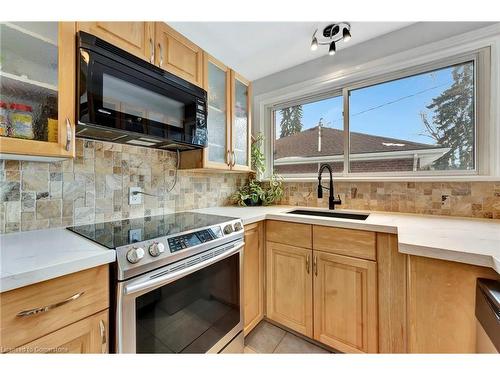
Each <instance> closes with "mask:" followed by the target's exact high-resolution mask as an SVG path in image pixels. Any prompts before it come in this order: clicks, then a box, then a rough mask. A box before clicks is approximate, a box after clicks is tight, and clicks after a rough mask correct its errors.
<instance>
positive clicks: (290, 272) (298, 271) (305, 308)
mask: <svg viewBox="0 0 500 375" xmlns="http://www.w3.org/2000/svg"><path fill="white" fill-rule="evenodd" d="M266 261H267V262H266V274H267V277H266V295H267V310H266V314H267V316H268V317H269V319H272V320H274V321H276V322H278V323H281V324H283V325H285V326H287V327H289V328H291V329H293V330H294V331H297V332H299V333H301V334H303V335H305V336H308V337H312V336H313V306H312V303H313V296H312V273H311V267H312V264H311V262H312V250H309V249H304V248H300V247H296V246H289V245H283V244H278V243H274V242H267V243H266Z"/></svg>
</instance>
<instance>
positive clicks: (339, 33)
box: [311, 22, 351, 56]
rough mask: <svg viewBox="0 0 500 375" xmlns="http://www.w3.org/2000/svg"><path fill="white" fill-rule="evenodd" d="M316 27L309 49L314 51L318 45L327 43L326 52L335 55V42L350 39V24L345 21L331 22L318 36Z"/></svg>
mask: <svg viewBox="0 0 500 375" xmlns="http://www.w3.org/2000/svg"><path fill="white" fill-rule="evenodd" d="M317 32H318V29H316V30H315V31H314V34H313V35H312V40H311V51H316V50H317V49H318V46H320V45H328V54H329V55H330V56H333V55H335V52H336V51H337V44H336V43H337V42H340V41H344V42H348V41H350V40H351V24H349V23H347V22H339V23H332V24H330V25H328V26H326V27H325V28H324V29H323V31H322V33H321V35H320V36H319V38H318V37H317V36H316V34H317Z"/></svg>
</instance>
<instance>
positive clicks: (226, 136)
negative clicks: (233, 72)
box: [204, 53, 231, 169]
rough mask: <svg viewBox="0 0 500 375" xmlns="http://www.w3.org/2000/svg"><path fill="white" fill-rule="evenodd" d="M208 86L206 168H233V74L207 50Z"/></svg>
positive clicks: (206, 76)
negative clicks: (231, 143) (231, 142)
mask: <svg viewBox="0 0 500 375" xmlns="http://www.w3.org/2000/svg"><path fill="white" fill-rule="evenodd" d="M205 59H206V61H205V69H206V70H205V71H206V74H205V79H206V81H205V87H206V90H207V93H208V117H207V129H208V147H206V148H205V150H204V152H205V155H204V156H205V157H204V159H205V163H204V164H205V165H204V166H205V168H216V169H229V168H230V156H231V155H230V144H229V143H230V142H229V140H230V134H231V133H230V122H231V116H230V109H231V104H230V95H229V93H230V73H229V68H228V67H226V66H225V65H224V64H222V63H221V62H219V61H217V60H216V59H214V58H213V57H211V56H209V55H208V54H206V53H205Z"/></svg>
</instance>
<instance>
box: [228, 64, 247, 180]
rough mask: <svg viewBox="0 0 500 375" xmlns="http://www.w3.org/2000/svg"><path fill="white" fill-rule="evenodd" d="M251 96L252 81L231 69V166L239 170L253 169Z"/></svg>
mask: <svg viewBox="0 0 500 375" xmlns="http://www.w3.org/2000/svg"><path fill="white" fill-rule="evenodd" d="M250 97H251V84H250V82H249V81H247V80H246V79H245V78H243V77H242V76H240V75H239V74H238V73H236V72H234V71H231V105H232V106H231V111H232V113H231V116H232V121H231V168H232V169H233V170H237V171H249V170H251V161H250V144H251V136H252V129H251V124H250V118H251V117H250Z"/></svg>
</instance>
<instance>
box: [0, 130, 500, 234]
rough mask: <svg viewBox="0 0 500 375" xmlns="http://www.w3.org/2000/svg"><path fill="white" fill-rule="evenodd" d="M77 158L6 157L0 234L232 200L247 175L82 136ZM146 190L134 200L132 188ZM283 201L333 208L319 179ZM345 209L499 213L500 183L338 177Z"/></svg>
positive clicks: (290, 190)
mask: <svg viewBox="0 0 500 375" xmlns="http://www.w3.org/2000/svg"><path fill="white" fill-rule="evenodd" d="M76 154H77V155H76V158H75V159H74V160H66V161H61V162H54V163H38V162H24V161H23V162H19V161H0V233H9V232H17V231H27V230H35V229H44V228H54V227H66V226H69V225H73V224H83V223H89V222H102V221H109V220H121V219H125V218H131V217H142V216H149V215H159V214H165V213H170V212H175V211H183V210H189V209H194V208H203V207H211V206H223V205H228V204H231V203H230V200H229V197H230V196H231V194H232V193H233V192H234V191H235V190H236V189H237V188H238V187H239V186H241V185H242V184H243V183H245V182H246V179H247V175H246V174H229V173H221V172H192V171H179V173H178V181H177V184H176V186H175V188H174V189H173V190H172V191H171V192H167V189H168V188H169V187H170V186H171V185H172V183H173V179H174V171H175V163H176V154H175V153H173V152H168V151H162V150H154V149H147V148H143V147H136V146H128V145H120V144H113V143H107V142H97V141H88V140H80V139H78V140H77V143H76ZM134 186H139V187H141V188H143V191H144V192H146V193H150V194H155V195H158V196H159V197H152V196H143V203H142V204H140V205H132V206H131V205H129V204H128V191H129V188H130V187H134ZM284 188H285V194H284V197H283V199H282V200H281V202H279V203H281V204H289V205H300V206H311V207H327V206H328V198H327V196H328V192H327V191H326V192H325V193H324V196H325V198H323V199H317V198H316V183H315V182H287V183H285V186H284ZM335 193H336V194H340V197H341V199H342V206H341V208H346V209H358V210H372V211H391V212H405V213H418V214H430V215H448V216H462V217H479V218H493V219H500V182H453V183H451V182H450V183H444V182H442V183H430V182H337V183H335Z"/></svg>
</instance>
